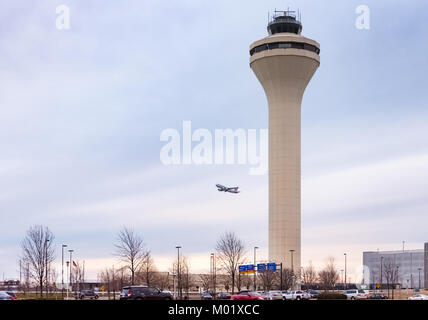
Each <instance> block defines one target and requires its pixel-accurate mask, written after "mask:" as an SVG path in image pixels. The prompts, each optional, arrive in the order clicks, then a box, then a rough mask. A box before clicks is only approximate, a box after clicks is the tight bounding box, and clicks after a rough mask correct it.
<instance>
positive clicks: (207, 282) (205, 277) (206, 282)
mask: <svg viewBox="0 0 428 320" xmlns="http://www.w3.org/2000/svg"><path fill="white" fill-rule="evenodd" d="M199 278H200V279H201V282H202V288H203V289H204V290H205V291H208V290H210V289H211V286H212V281H211V280H212V277H211V275H210V274H208V273H204V274H200V275H199Z"/></svg>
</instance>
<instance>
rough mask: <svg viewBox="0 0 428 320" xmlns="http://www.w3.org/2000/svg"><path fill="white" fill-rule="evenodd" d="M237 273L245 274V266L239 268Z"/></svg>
mask: <svg viewBox="0 0 428 320" xmlns="http://www.w3.org/2000/svg"><path fill="white" fill-rule="evenodd" d="M239 272H240V273H245V272H247V266H239Z"/></svg>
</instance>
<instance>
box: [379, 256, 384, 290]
mask: <svg viewBox="0 0 428 320" xmlns="http://www.w3.org/2000/svg"><path fill="white" fill-rule="evenodd" d="M382 270H383V256H382V257H380V283H379V286H380V289H381V290H382V282H383V279H382Z"/></svg>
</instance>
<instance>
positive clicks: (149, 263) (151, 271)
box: [137, 251, 157, 286]
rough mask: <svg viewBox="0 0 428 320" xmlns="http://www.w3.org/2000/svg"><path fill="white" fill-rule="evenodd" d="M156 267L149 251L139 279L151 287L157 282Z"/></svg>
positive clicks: (139, 273) (138, 276) (139, 271)
mask: <svg viewBox="0 0 428 320" xmlns="http://www.w3.org/2000/svg"><path fill="white" fill-rule="evenodd" d="M156 274H157V270H156V266H155V263H154V260H153V258H152V256H151V254H150V252H149V251H147V252H146V258H145V259H144V261H143V263H142V265H141V268H140V269H139V270H138V275H137V279H139V280H141V281H142V283H144V284H146V285H147V286H150V285H151V284H153V282H155V281H156Z"/></svg>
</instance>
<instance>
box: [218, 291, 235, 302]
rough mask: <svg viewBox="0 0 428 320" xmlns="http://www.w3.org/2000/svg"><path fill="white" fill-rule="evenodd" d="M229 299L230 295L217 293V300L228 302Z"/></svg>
mask: <svg viewBox="0 0 428 320" xmlns="http://www.w3.org/2000/svg"><path fill="white" fill-rule="evenodd" d="M231 297H232V296H231V295H230V293H227V292H219V293H218V294H217V298H218V299H219V300H230V298H231Z"/></svg>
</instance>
